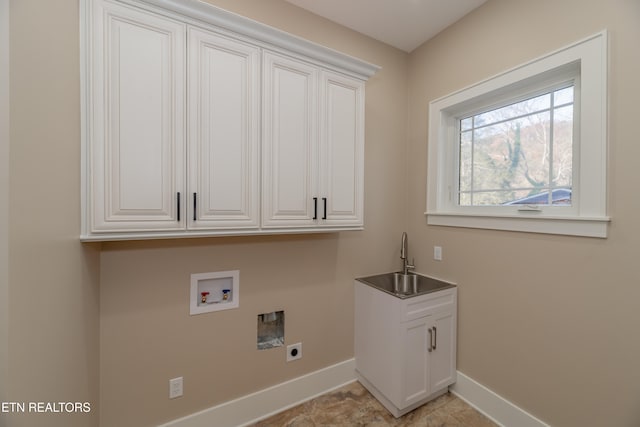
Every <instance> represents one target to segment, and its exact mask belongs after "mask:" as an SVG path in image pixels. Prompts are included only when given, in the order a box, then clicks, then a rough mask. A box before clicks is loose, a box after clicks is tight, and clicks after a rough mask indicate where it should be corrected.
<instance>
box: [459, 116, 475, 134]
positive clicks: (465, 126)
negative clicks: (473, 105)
mask: <svg viewBox="0 0 640 427" xmlns="http://www.w3.org/2000/svg"><path fill="white" fill-rule="evenodd" d="M472 124H473V118H471V117H467V118H466V119H463V120H460V131H465V130H469V129H471V126H472Z"/></svg>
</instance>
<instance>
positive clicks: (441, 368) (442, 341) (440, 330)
mask: <svg viewBox="0 0 640 427" xmlns="http://www.w3.org/2000/svg"><path fill="white" fill-rule="evenodd" d="M429 327H430V328H431V339H432V340H433V341H432V346H431V351H430V352H429V373H430V378H429V383H430V387H431V390H439V389H441V388H443V387H446V386H448V385H449V384H452V383H454V382H455V381H456V368H455V360H456V343H455V336H456V335H455V331H456V318H455V316H454V313H453V312H452V311H444V312H440V313H436V314H434V315H433V316H432V319H431V321H430V326H429Z"/></svg>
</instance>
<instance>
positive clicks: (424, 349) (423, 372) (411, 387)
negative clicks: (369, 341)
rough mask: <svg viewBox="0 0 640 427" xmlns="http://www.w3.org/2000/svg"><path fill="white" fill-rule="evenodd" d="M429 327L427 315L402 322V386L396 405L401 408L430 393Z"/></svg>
mask: <svg viewBox="0 0 640 427" xmlns="http://www.w3.org/2000/svg"><path fill="white" fill-rule="evenodd" d="M429 327H430V323H429V318H428V317H423V318H421V319H417V320H413V321H411V322H407V323H403V324H402V334H403V341H404V348H403V352H404V366H403V369H404V372H403V378H404V387H403V388H402V390H403V393H402V402H401V405H398V406H399V407H401V408H405V407H407V406H409V405H412V404H413V403H415V402H418V401H420V400H422V399H424V398H425V397H427V396H428V395H429V393H430V382H429V362H430V360H429V354H428V348H429V338H430V336H429Z"/></svg>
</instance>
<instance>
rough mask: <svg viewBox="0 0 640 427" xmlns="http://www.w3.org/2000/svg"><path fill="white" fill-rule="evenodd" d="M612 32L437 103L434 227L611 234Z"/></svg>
mask: <svg viewBox="0 0 640 427" xmlns="http://www.w3.org/2000/svg"><path fill="white" fill-rule="evenodd" d="M606 66H607V61H606V33H604V32H603V33H600V34H597V35H595V36H593V37H590V38H588V39H586V40H583V41H581V42H578V43H575V44H573V45H571V46H569V47H567V48H564V49H561V50H559V51H557V52H554V53H552V54H549V55H546V56H544V57H542V58H539V59H537V60H534V61H532V62H529V63H527V64H524V65H522V66H519V67H516V68H514V69H512V70H510V71H507V72H505V73H502V74H500V75H498V76H496V77H493V78H491V79H488V80H485V81H483V82H481V83H478V84H476V85H473V86H471V87H469V88H466V89H463V90H461V91H458V92H455V93H453V94H451V95H448V96H446V97H444V98H440V99H437V100H435V101H432V102H431V104H430V113H429V170H428V180H429V182H428V187H427V213H426V214H427V217H428V223H429V224H433V225H444V226H458V227H473V228H490V229H500V230H514V231H527V232H540V233H552V234H568V235H580V236H592V237H606V232H607V224H608V221H609V218H608V217H607V216H606Z"/></svg>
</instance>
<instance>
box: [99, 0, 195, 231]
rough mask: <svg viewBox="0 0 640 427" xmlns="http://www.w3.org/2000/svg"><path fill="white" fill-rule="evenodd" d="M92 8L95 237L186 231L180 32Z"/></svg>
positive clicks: (114, 9) (132, 12)
mask: <svg viewBox="0 0 640 427" xmlns="http://www.w3.org/2000/svg"><path fill="white" fill-rule="evenodd" d="M93 7H94V8H95V9H94V13H93V17H94V18H93V19H94V21H93V26H94V31H93V35H94V38H93V49H92V67H91V78H92V84H93V87H92V96H93V104H92V105H93V111H92V112H90V120H91V122H90V124H91V129H92V134H91V143H90V148H89V152H90V164H91V175H90V177H91V183H90V185H91V186H92V192H91V194H92V200H91V209H92V213H91V214H92V218H93V224H92V231H94V232H100V231H117V230H122V231H136V230H140V231H150V230H160V231H162V230H176V229H183V228H184V224H185V220H184V214H182V218H180V215H181V214H180V213H179V207H180V206H179V205H180V202H179V199H180V196H182V198H183V199H184V196H185V194H184V179H185V178H184V173H185V172H184V149H185V146H184V133H185V130H184V98H185V90H184V86H185V83H184V82H185V75H184V74H185V71H184V70H185V34H186V32H185V26H184V25H183V24H181V23H178V22H175V21H172V20H169V19H165V18H163V17H160V16H158V15H153V14H150V13H146V12H143V11H140V10H136V9H132V8H129V7H126V6H120V5H117V4H112V3H107V2H101V1H97V2H95V3H93Z"/></svg>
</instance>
